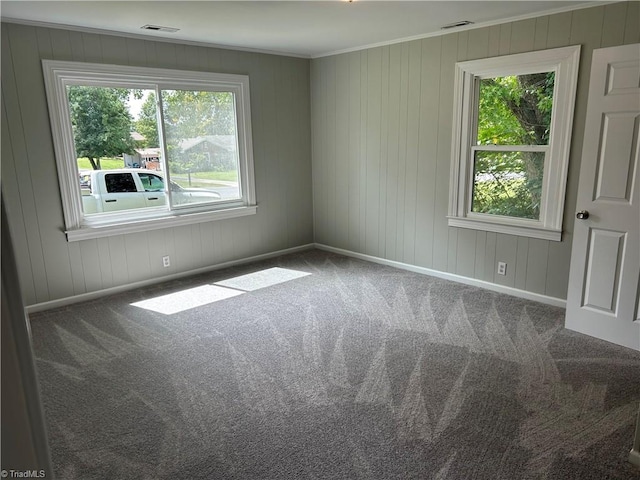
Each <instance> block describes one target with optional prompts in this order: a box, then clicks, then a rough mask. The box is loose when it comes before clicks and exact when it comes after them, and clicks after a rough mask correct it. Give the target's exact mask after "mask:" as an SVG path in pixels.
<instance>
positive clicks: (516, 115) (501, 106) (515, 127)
mask: <svg viewBox="0 0 640 480" xmlns="http://www.w3.org/2000/svg"><path fill="white" fill-rule="evenodd" d="M554 80H555V73H554V72H544V73H534V74H530V75H514V76H508V77H496V78H485V79H482V80H480V93H479V99H478V136H477V144H478V145H548V144H549V135H550V127H551V109H552V106H553V86H554Z"/></svg>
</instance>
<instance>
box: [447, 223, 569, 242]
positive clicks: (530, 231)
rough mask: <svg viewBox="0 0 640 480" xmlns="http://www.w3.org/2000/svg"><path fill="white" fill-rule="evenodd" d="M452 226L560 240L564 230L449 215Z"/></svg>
mask: <svg viewBox="0 0 640 480" xmlns="http://www.w3.org/2000/svg"><path fill="white" fill-rule="evenodd" d="M448 218H449V226H450V227H459V228H470V229H472V230H482V231H485V232H495V233H506V234H508V235H518V236H520V237H529V238H539V239H542V240H551V241H554V242H559V241H561V240H562V230H552V229H548V228H541V227H534V226H529V225H509V224H504V223H494V222H486V221H482V220H476V219H470V218H461V217H448Z"/></svg>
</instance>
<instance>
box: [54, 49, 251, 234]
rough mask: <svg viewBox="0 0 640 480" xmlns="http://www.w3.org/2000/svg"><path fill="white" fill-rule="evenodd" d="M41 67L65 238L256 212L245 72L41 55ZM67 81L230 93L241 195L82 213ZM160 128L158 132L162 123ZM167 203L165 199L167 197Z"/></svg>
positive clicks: (139, 230)
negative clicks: (176, 205)
mask: <svg viewBox="0 0 640 480" xmlns="http://www.w3.org/2000/svg"><path fill="white" fill-rule="evenodd" d="M42 67H43V73H44V80H45V87H46V92H47V103H48V106H49V118H50V120H51V132H52V135H53V143H54V149H55V156H56V164H57V168H58V181H59V184H60V195H61V198H62V206H63V210H64V222H65V233H66V234H67V240H68V241H78V240H85V239H89V238H99V237H104V236H111V235H120V234H125V233H133V232H141V231H146V230H153V229H160V228H169V227H176V226H181V225H189V224H193V223H201V222H208V221H213V220H221V219H225V218H233V217H239V216H245V215H253V214H255V213H256V211H257V204H256V196H255V179H254V166H253V144H252V134H251V109H250V96H249V77H248V76H247V75H232V74H220V73H209V72H194V71H185V70H171V69H162V68H147V67H131V66H122V65H108V64H97V63H81V62H67V61H55V60H43V61H42ZM69 85H85V86H99V87H123V88H140V89H153V90H154V91H155V92H156V98H157V99H160V95H159V93H160V91H161V90H172V89H185V90H186V89H201V90H209V91H216V90H219V91H227V92H233V93H234V97H235V104H236V121H237V125H236V127H237V128H236V130H237V141H238V156H239V165H238V180H239V183H240V190H241V198H240V199H238V200H231V201H223V202H216V203H215V204H207V205H193V206H190V207H187V208H185V206H180V207H179V208H173V209H169V208H168V207H167V208H163V209H142V210H130V211H126V210H123V211H121V212H114V213H105V214H100V215H91V216H85V215H84V214H83V211H82V198H81V193H80V184H79V182H78V167H77V158H76V152H75V143H74V138H73V131H72V128H71V116H70V113H69V106H68V105H69V102H68V97H67V86H69ZM159 101H161V100H159ZM160 115H161V112H160ZM158 133H159V136H160V137H162V129H161V128H159V132H158ZM159 146H160V149H161V150H162V157H163V158H164V159H165V161H166V159H167V158H168V157H167V152H166V142H165V139H164V138H160V145H159ZM165 184H166V185H165V188H167V192H166V194H167V195H170V194H171V192H170V189H169V188H168V184H169V182H167V181H166V171H165ZM168 204H169V202H167V205H168Z"/></svg>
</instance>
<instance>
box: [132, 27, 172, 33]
mask: <svg viewBox="0 0 640 480" xmlns="http://www.w3.org/2000/svg"><path fill="white" fill-rule="evenodd" d="M140 28H141V29H142V30H153V31H155V32H169V33H174V32H177V31H178V30H180V29H179V28H173V27H161V26H160V25H143V26H141V27H140Z"/></svg>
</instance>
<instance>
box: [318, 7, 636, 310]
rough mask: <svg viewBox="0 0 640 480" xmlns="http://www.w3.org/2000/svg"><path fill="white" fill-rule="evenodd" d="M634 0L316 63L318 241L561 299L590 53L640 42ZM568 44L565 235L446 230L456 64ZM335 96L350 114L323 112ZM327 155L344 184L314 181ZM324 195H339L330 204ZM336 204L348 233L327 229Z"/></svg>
mask: <svg viewBox="0 0 640 480" xmlns="http://www.w3.org/2000/svg"><path fill="white" fill-rule="evenodd" d="M639 7H640V4H638V2H622V3H616V4H611V5H606V6H598V7H592V8H585V9H578V10H574V11H570V12H564V13H559V14H554V15H547V16H541V17H537V18H531V19H525V20H519V21H515V22H510V23H504V24H501V25H495V26H491V27H485V28H478V29H473V30H468V31H464V32H459V33H450V34H446V35H443V36H439V37H432V38H426V39H424V40H420V41H411V42H404V43H398V44H393V45H390V46H389V47H382V48H381V47H376V48H372V49H369V50H363V51H359V52H354V53H349V54H346V55H338V56H335V57H324V58H319V59H314V60H312V73H311V88H312V112H313V122H312V136H313V145H314V149H313V171H314V218H315V223H314V226H315V228H314V232H315V238H316V241H317V242H319V243H324V244H327V245H330V246H335V247H339V248H345V249H347V250H352V251H355V252H358V253H364V254H369V255H375V256H377V257H381V258H384V259H388V260H395V261H399V262H404V263H408V264H412V265H417V266H421V267H426V268H431V269H435V270H439V271H443V272H451V273H456V274H459V275H463V276H466V277H470V278H475V279H479V280H484V281H488V282H493V283H497V284H500V285H506V286H510V287H514V288H518V289H522V290H526V291H529V292H533V293H539V294H543V295H548V296H551V297H556V298H566V292H567V282H568V272H569V259H570V253H571V240H572V231H573V220H574V219H573V214H574V212H575V209H576V193H577V185H578V177H579V172H580V157H581V148H582V138H583V135H584V123H585V115H586V101H587V92H588V81H589V69H590V65H591V55H592V52H593V49H595V48H600V47H609V46H614V45H621V44H629V43H636V42H640V33H639V32H640V11H639ZM568 45H581V46H582V53H581V64H580V73H579V80H578V94H577V100H576V108H575V120H574V129H573V140H572V144H571V157H570V164H569V175H568V182H567V194H566V205H565V211H564V218H565V220H564V235H563V239H562V241H561V242H552V241H545V240H539V239H529V238H524V237H517V236H513V235H505V234H496V233H492V232H482V231H475V230H468V229H462V228H450V227H448V226H447V219H446V215H447V207H448V194H449V192H448V189H449V172H450V162H451V158H450V153H451V136H452V121H453V111H452V109H453V80H454V67H455V63H456V62H457V61H462V60H470V59H479V58H486V57H492V56H497V55H508V54H514V53H522V52H528V51H533V50H541V49H545V48H556V47H564V46H568ZM381 56H382V59H381V58H380V57H381ZM387 57H388V58H387ZM328 72H331V75H332V76H333V77H334V78H339V79H341V82H344V84H343V85H342V88H344V89H345V90H346V91H347V92H348V98H347V96H345V94H344V92H341V93H340V94H339V95H340V96H339V98H338V94H337V93H336V94H333V93H332V92H331V91H330V90H329V89H328V88H326V87H327V86H326V82H327V79H326V76H327V73H328ZM381 86H382V87H383V88H382V89H381ZM381 90H382V91H381ZM332 95H335V96H332ZM336 102H337V103H338V104H340V103H344V102H348V103H349V115H348V117H347V116H346V115H345V114H344V113H343V114H340V113H337V114H336V115H327V111H326V108H327V107H326V105H327V104H335V103H336ZM380 112H383V114H382V115H381V113H380ZM329 129H331V130H332V131H338V132H340V135H341V136H342V137H341V138H343V140H342V141H339V142H338V143H340V144H344V142H345V141H344V138H345V136H346V138H348V144H349V146H348V148H347V149H346V156H345V153H344V152H342V151H341V152H339V153H337V154H335V153H334V145H333V144H330V143H328V142H327V141H328V138H329V137H328V136H327V130H329ZM334 154H335V155H338V157H335V158H340V163H343V162H346V163H347V165H348V169H349V173H350V174H349V175H348V176H347V183H346V185H345V181H344V179H343V178H341V179H340V180H339V181H338V180H337V179H335V180H334V179H333V177H330V176H326V175H325V176H323V177H322V178H321V179H318V178H315V173H316V171H320V172H327V168H328V167H329V166H331V168H333V166H334V162H335V158H334V157H333V156H332V155H334ZM358 172H359V174H358ZM334 181H335V184H332V182H334ZM345 188H346V189H348V192H346V193H345V192H340V190H342V189H345ZM327 195H333V196H334V198H335V199H336V201H337V202H338V205H333V204H332V208H331V209H330V210H329V209H327V208H326V203H325V202H323V201H322V200H323V199H326V197H327ZM345 199H346V200H345ZM344 201H346V202H347V203H346V204H342V203H341V202H344ZM341 209H344V210H346V211H348V222H349V227H348V228H349V236H348V238H347V240H346V241H345V238H344V236H343V233H342V232H338V230H339V228H335V229H329V228H328V226H329V225H336V224H335V220H336V219H332V216H336V217H337V221H338V224H337V225H342V224H344V221H345V220H344V212H342V211H341ZM338 211H339V212H340V213H336V212H338ZM363 222H364V225H363ZM337 225H336V226H337ZM498 262H506V263H507V264H508V267H507V274H506V275H505V276H502V275H497V273H496V270H497V263H498Z"/></svg>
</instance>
